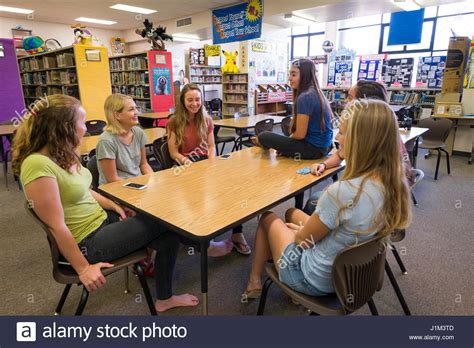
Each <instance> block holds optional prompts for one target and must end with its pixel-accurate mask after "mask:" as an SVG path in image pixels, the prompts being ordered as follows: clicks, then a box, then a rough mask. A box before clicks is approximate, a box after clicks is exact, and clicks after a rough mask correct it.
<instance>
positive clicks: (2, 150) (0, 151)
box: [0, 135, 8, 188]
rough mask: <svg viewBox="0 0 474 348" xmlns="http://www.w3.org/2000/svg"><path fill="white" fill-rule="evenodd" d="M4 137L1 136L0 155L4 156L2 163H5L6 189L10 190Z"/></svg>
mask: <svg viewBox="0 0 474 348" xmlns="http://www.w3.org/2000/svg"><path fill="white" fill-rule="evenodd" d="M6 138H7V137H5V139H6ZM3 139H4V137H3V135H1V136H0V153H1V154H2V161H3V176H4V177H5V187H7V188H8V178H7V171H8V159H7V158H6V154H5V151H4V147H3Z"/></svg>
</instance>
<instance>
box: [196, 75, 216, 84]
mask: <svg viewBox="0 0 474 348" xmlns="http://www.w3.org/2000/svg"><path fill="white" fill-rule="evenodd" d="M190 82H191V83H218V84H219V83H222V78H221V77H220V76H191V81H190Z"/></svg>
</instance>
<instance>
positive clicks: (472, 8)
mask: <svg viewBox="0 0 474 348" xmlns="http://www.w3.org/2000/svg"><path fill="white" fill-rule="evenodd" d="M467 12H474V2H473V1H472V0H471V1H465V2H457V3H454V4H447V5H441V6H439V10H438V16H440V17H441V16H447V15H453V14H459V13H467ZM471 23H472V22H471ZM471 25H472V24H471Z"/></svg>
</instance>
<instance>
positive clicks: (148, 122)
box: [138, 116, 155, 128]
mask: <svg viewBox="0 0 474 348" xmlns="http://www.w3.org/2000/svg"><path fill="white" fill-rule="evenodd" d="M138 122H139V123H140V126H141V127H142V128H153V127H154V126H155V119H154V118H149V117H141V116H138Z"/></svg>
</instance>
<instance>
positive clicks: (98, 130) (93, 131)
mask: <svg viewBox="0 0 474 348" xmlns="http://www.w3.org/2000/svg"><path fill="white" fill-rule="evenodd" d="M106 125H107V123H106V122H105V121H102V120H90V121H86V128H87V133H89V134H90V135H100V134H102V132H103V131H104V127H105V126H106Z"/></svg>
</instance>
